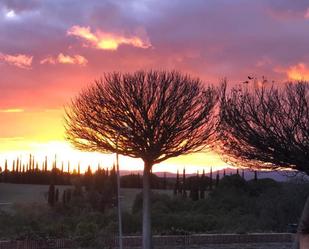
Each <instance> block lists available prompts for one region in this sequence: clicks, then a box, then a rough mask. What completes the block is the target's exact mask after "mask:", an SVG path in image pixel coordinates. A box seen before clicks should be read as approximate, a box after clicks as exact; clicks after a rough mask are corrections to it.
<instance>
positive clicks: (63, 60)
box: [40, 53, 88, 66]
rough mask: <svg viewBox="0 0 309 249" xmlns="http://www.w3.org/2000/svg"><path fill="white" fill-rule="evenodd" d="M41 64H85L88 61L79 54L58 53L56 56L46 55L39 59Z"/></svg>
mask: <svg viewBox="0 0 309 249" xmlns="http://www.w3.org/2000/svg"><path fill="white" fill-rule="evenodd" d="M40 63H41V64H57V63H59V64H77V65H81V66H85V65H87V63H88V60H87V59H86V58H85V57H84V56H81V55H78V54H76V55H72V56H70V55H64V54H63V53H60V54H58V56H57V57H52V56H48V57H46V58H44V59H43V60H41V62H40Z"/></svg>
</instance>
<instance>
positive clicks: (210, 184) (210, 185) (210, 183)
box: [209, 167, 212, 190]
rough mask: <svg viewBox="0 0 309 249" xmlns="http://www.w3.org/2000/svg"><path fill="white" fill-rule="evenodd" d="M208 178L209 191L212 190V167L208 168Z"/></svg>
mask: <svg viewBox="0 0 309 249" xmlns="http://www.w3.org/2000/svg"><path fill="white" fill-rule="evenodd" d="M209 177H210V179H209V180H210V182H209V189H210V190H212V167H210V174H209Z"/></svg>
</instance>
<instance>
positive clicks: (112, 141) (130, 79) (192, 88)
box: [66, 71, 218, 164]
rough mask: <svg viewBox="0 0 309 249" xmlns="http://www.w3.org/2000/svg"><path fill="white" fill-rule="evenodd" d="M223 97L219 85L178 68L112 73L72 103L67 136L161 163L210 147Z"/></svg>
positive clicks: (91, 147) (87, 146)
mask: <svg viewBox="0 0 309 249" xmlns="http://www.w3.org/2000/svg"><path fill="white" fill-rule="evenodd" d="M217 100H218V94H217V91H216V89H214V88H213V87H208V88H206V87H204V86H203V84H202V83H201V81H200V80H199V79H197V78H191V77H190V76H188V75H182V74H181V73H179V72H175V71H172V72H166V71H138V72H135V73H132V74H129V73H127V74H121V73H111V74H106V75H105V77H104V79H102V80H100V81H96V82H95V84H94V85H92V86H91V87H89V88H88V89H85V90H84V91H83V92H81V94H80V95H79V96H78V97H77V98H76V99H74V100H73V101H72V102H71V104H70V105H69V106H68V107H67V108H66V134H67V139H68V140H69V141H70V142H72V143H73V144H74V145H75V146H76V147H77V148H78V149H81V150H86V151H101V152H114V153H115V152H118V153H120V154H122V155H127V156H130V157H135V158H142V159H143V160H144V161H145V162H146V161H147V162H148V163H150V164H155V163H160V162H161V161H163V160H166V159H168V158H171V157H175V156H179V155H182V154H187V153H191V152H195V151H199V150H201V149H204V148H207V146H209V144H210V140H211V138H212V137H213V134H214V132H215V121H214V119H213V114H214V106H215V105H216V103H217ZM117 144H118V145H117Z"/></svg>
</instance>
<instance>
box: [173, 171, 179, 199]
mask: <svg viewBox="0 0 309 249" xmlns="http://www.w3.org/2000/svg"><path fill="white" fill-rule="evenodd" d="M179 185H180V181H179V171H178V170H177V174H176V183H175V187H174V195H178V193H179Z"/></svg>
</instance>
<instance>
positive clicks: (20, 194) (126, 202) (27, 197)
mask: <svg viewBox="0 0 309 249" xmlns="http://www.w3.org/2000/svg"><path fill="white" fill-rule="evenodd" d="M48 187H49V186H48V185H34V184H13V183H0V209H8V208H9V207H10V206H12V205H13V204H30V203H39V204H44V203H46V204H47V192H48ZM69 187H70V186H63V185H61V186H56V188H58V189H59V196H60V198H61V195H62V192H63V190H64V189H67V188H69ZM154 191H155V192H157V193H165V194H168V195H173V191H172V190H154ZM140 192H141V189H134V188H126V189H124V188H122V189H121V199H122V202H121V205H122V208H123V210H127V211H130V210H131V208H132V205H133V202H134V200H135V197H136V195H137V194H138V193H140Z"/></svg>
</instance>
